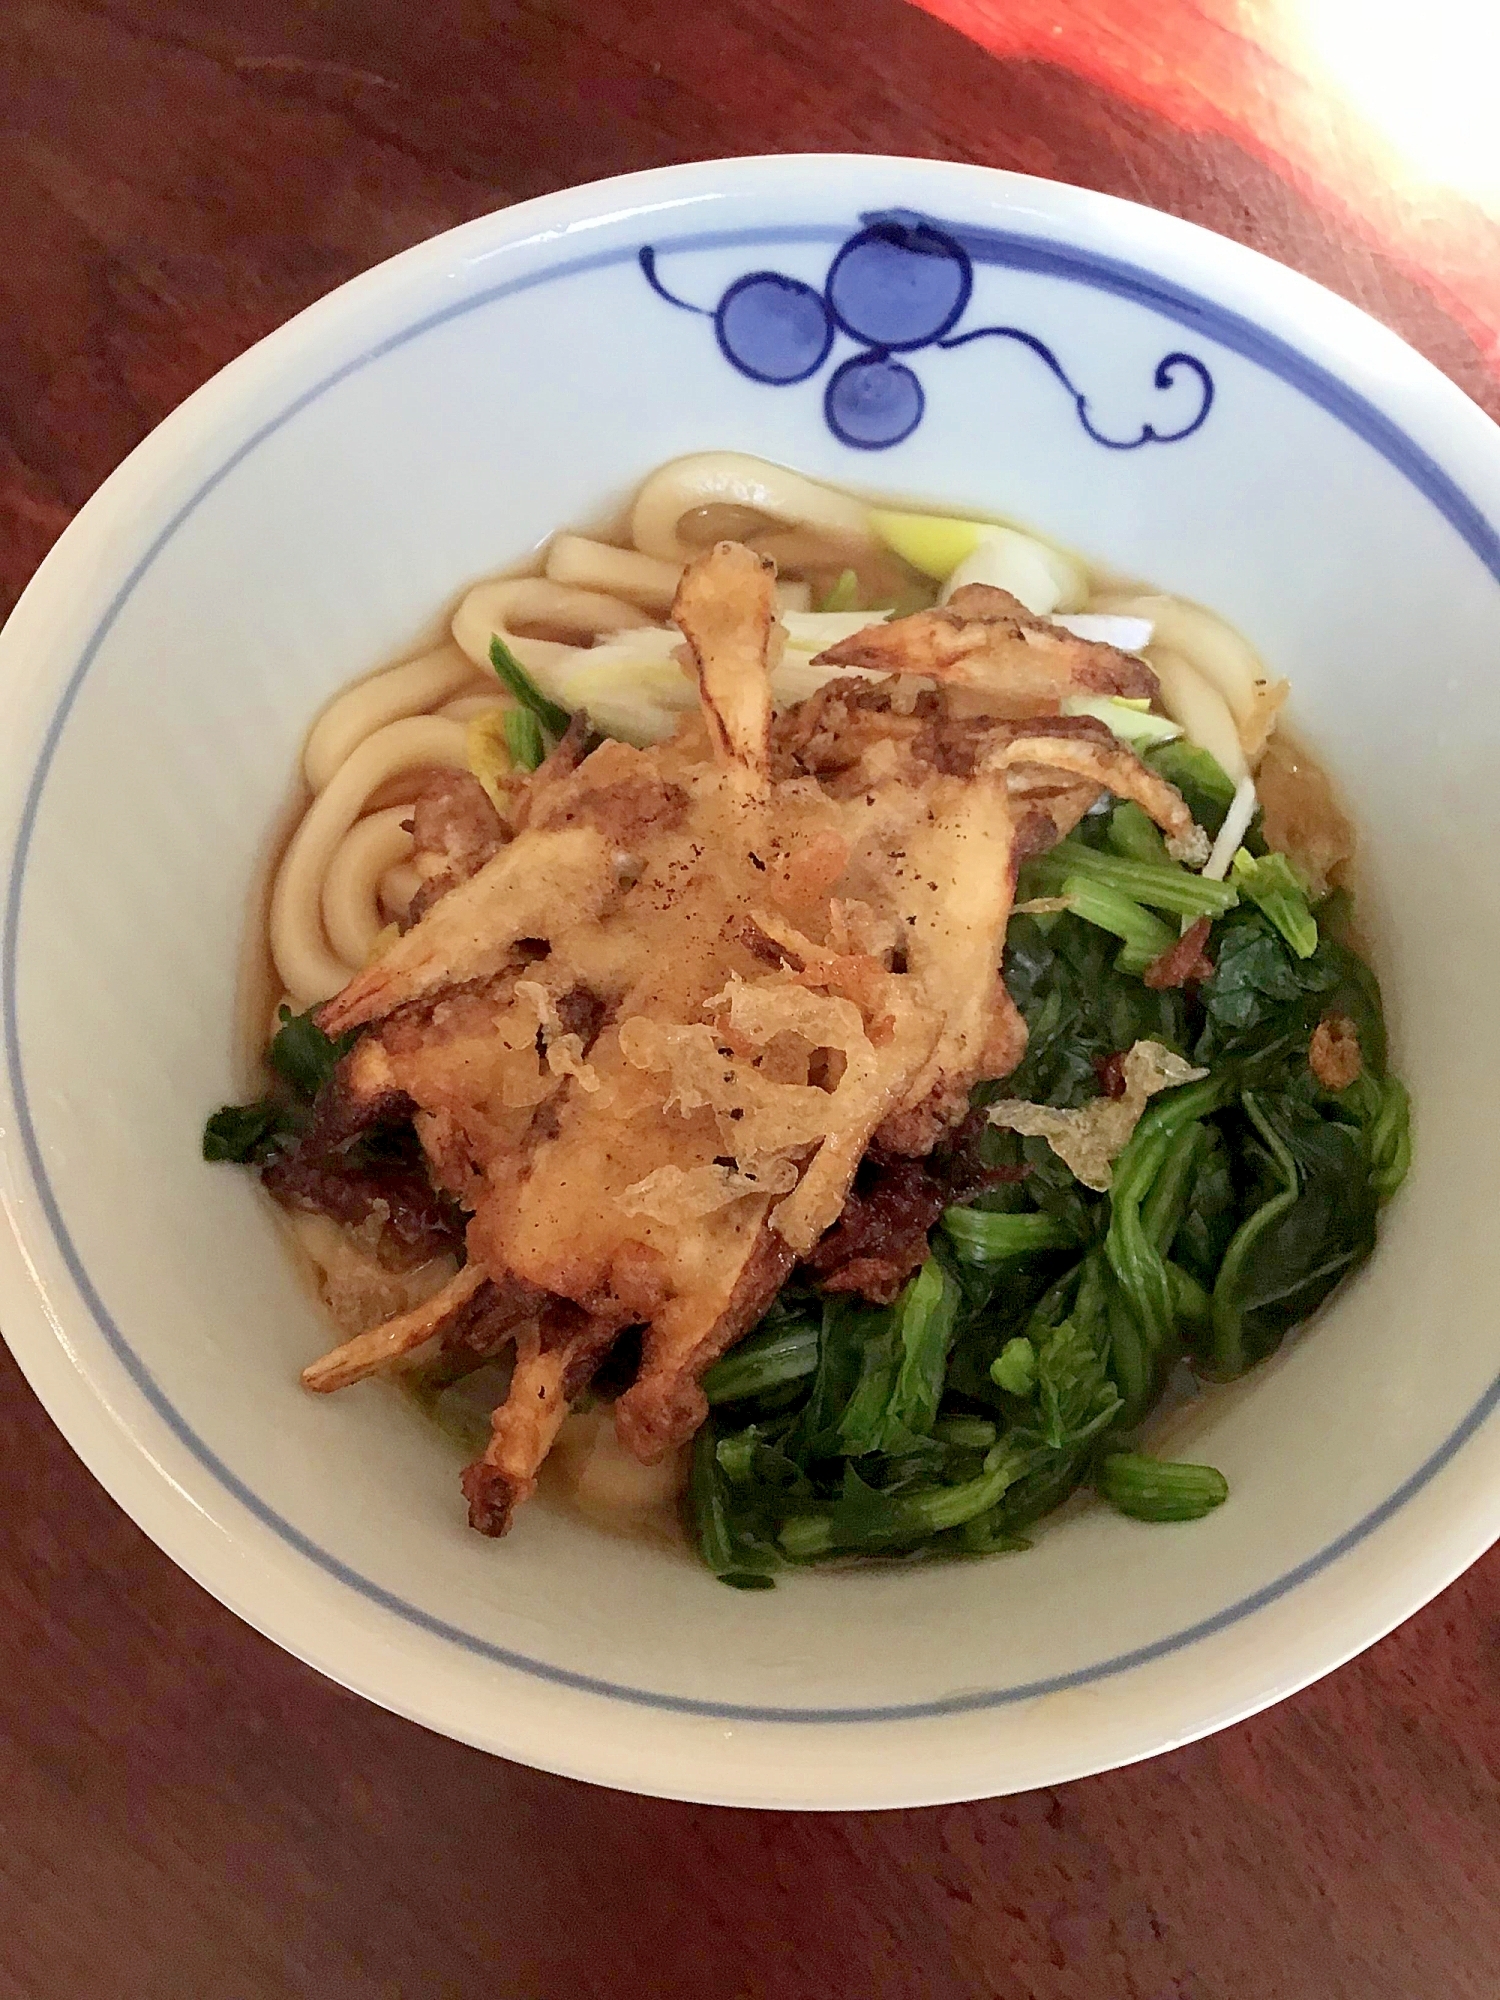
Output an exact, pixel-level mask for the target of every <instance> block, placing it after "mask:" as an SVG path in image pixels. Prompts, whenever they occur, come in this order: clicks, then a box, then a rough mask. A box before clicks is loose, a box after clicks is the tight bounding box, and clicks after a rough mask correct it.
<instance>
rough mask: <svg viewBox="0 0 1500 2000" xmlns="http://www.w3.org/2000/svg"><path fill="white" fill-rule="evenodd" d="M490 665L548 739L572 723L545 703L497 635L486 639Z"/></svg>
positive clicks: (563, 711) (563, 712)
mask: <svg viewBox="0 0 1500 2000" xmlns="http://www.w3.org/2000/svg"><path fill="white" fill-rule="evenodd" d="M490 665H491V666H492V667H493V668H494V669H495V672H496V673H497V674H498V675H499V676H500V678H501V680H502V681H504V683H505V685H506V686H507V687H508V688H509V689H510V691H511V693H512V694H513V695H514V696H515V698H516V700H517V701H518V702H520V704H521V706H522V707H523V708H529V709H530V710H531V712H532V714H533V715H534V716H535V717H536V719H537V721H538V722H539V723H540V724H541V725H542V727H543V729H545V730H546V732H547V734H548V735H549V736H561V735H563V734H564V733H565V732H566V730H567V727H568V724H569V723H570V722H571V721H572V720H573V718H572V716H571V715H569V713H568V711H567V710H566V709H565V708H559V707H558V705H557V703H556V702H555V701H549V700H548V699H547V697H546V695H544V694H543V693H542V691H541V689H540V688H539V687H538V686H537V684H536V682H535V681H534V680H533V679H532V678H531V676H530V674H528V673H527V671H526V669H525V668H524V667H523V666H522V665H521V662H520V661H519V660H518V659H517V658H516V656H515V654H514V653H513V652H512V651H511V650H510V647H509V646H507V645H506V643H505V641H504V640H503V639H502V638H501V637H500V634H499V633H498V632H496V633H494V634H493V635H492V637H491V639H490Z"/></svg>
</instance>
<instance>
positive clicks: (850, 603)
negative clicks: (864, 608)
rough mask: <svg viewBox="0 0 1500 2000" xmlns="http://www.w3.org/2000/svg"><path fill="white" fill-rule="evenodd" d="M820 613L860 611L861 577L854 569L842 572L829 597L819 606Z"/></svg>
mask: <svg viewBox="0 0 1500 2000" xmlns="http://www.w3.org/2000/svg"><path fill="white" fill-rule="evenodd" d="M818 609H819V611H858V610H860V609H861V605H860V601H859V577H858V575H857V573H856V572H855V571H854V570H852V569H846V570H841V571H840V572H839V575H838V577H837V579H836V580H835V582H834V583H833V585H832V587H831V589H830V590H829V592H828V595H827V596H826V597H825V598H824V599H823V602H822V603H821V604H820V605H819V606H818Z"/></svg>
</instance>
